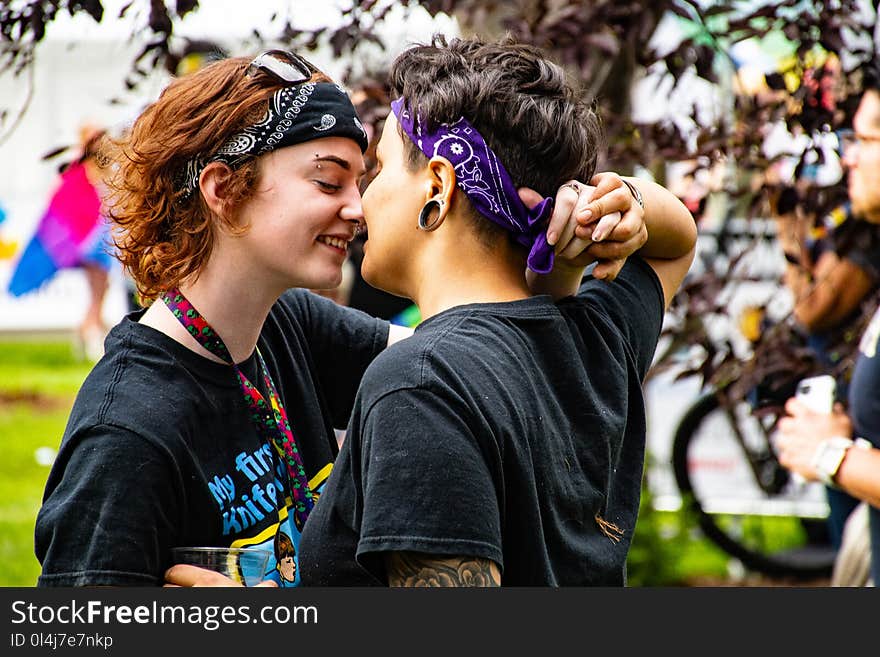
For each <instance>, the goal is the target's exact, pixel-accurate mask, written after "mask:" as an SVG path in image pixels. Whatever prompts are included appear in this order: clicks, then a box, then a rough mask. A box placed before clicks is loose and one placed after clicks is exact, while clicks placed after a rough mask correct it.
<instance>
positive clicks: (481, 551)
mask: <svg viewBox="0 0 880 657" xmlns="http://www.w3.org/2000/svg"><path fill="white" fill-rule="evenodd" d="M470 415H471V413H470V412H469V411H468V409H467V408H466V406H465V405H464V404H462V403H461V402H460V400H456V399H455V398H454V397H453V396H452V395H447V394H444V392H443V390H438V389H434V388H432V389H430V390H429V389H426V388H407V389H401V390H396V391H394V392H391V393H389V394H386V395H384V396H383V397H381V398H380V399H379V400H377V401H376V402H375V403H374V404H373V405H372V406H371V408H370V409H369V411H368V413H367V415H366V417H365V418H364V420H363V422H362V423H361V427H362V434H361V435H360V436H358V438H359V441H358V442H359V454H352V458H354V459H358V460H359V461H360V463H359V464H358V463H355V464H353V465H354V468H353V470H354V473H353V474H354V478H355V486H356V487H357V488H358V489H359V490H360V493H361V495H360V497H361V499H362V516H361V532H360V541H359V543H358V546H357V558H358V561H359V563H361V565H362V566H363V567H364V568H366V569H367V570H368V571H369V572H371V573H372V574H373V575H374V576H376V577H377V578H378V579H379V580H380V581H383V582H384V581H386V579H387V578H386V574H385V570H384V564H383V559H382V558H381V557H382V556H383V553H385V552H390V551H404V550H412V551H416V552H424V553H428V554H437V555H448V556H451V555H461V556H471V557H482V558H486V559H491V560H492V561H495V562H496V563H498V564H499V566H503V557H502V551H501V527H500V520H499V519H500V517H501V512H500V509H499V501H498V500H499V495H498V492H497V488H496V486H497V482H496V481H495V478H494V476H493V465H492V464H493V463H495V464H496V466H498V463H499V460H500V455H498V454H497V453H495V454H492V453H491V448H490V447H488V446H487V445H481V444H480V442H479V440H478V439H477V437H476V436H475V435H474V432H473V431H472V428H471V427H472V426H474V423H475V421H474V420H473V418H470ZM427 427H430V431H426V428H427ZM352 447H353V448H354V447H355V445H352ZM494 469H495V470H496V472H497V471H499V470H500V468H499V467H495V468H494ZM398 500H403V503H398Z"/></svg>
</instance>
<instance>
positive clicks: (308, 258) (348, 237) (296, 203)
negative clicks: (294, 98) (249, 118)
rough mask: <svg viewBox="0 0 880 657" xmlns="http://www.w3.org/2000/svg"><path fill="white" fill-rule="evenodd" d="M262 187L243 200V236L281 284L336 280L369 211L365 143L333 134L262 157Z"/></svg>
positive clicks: (321, 285)
mask: <svg viewBox="0 0 880 657" xmlns="http://www.w3.org/2000/svg"><path fill="white" fill-rule="evenodd" d="M258 171H259V173H258V180H257V188H256V191H255V192H254V195H253V196H252V197H251V198H250V199H248V201H246V202H245V203H244V204H243V205H242V206H241V208H240V215H239V218H240V220H241V221H242V222H243V223H244V224H245V225H247V226H249V228H248V230H247V232H246V233H245V234H243V235H242V236H241V239H243V240H245V241H246V242H247V244H248V246H249V248H250V253H251V255H252V256H253V257H254V258H256V259H257V260H258V261H259V263H260V264H261V266H262V268H264V270H265V271H266V273H267V276H269V277H270V279H275V280H274V282H276V283H278V284H280V285H282V286H283V287H285V288H286V287H305V288H315V289H327V288H333V287H336V286H338V285H339V283H340V282H341V280H342V263H343V262H344V261H345V258H346V255H347V251H348V245H349V243H350V242H351V241H352V239H354V237H355V235H356V234H357V231H358V228H359V226H360V223H361V220H362V218H363V210H362V208H361V196H360V191H359V182H360V178H361V177H362V176H363V174H364V159H363V155H362V154H361V151H360V148H359V146H358V145H357V144H356V143H355V142H354V141H352V140H350V139H346V138H344V137H327V138H324V139H316V140H313V141H309V142H305V143H302V144H296V145H294V146H287V147H285V148H281V149H279V150H277V151H273V152H271V153H268V154H266V155H264V156H261V157H260V161H259V170H258Z"/></svg>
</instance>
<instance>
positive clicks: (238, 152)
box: [177, 82, 367, 199]
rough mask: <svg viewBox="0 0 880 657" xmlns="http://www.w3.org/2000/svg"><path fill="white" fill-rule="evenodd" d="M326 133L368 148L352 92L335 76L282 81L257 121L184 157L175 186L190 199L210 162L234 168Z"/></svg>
mask: <svg viewBox="0 0 880 657" xmlns="http://www.w3.org/2000/svg"><path fill="white" fill-rule="evenodd" d="M323 137H348V138H349V139H353V140H354V141H356V142H357V144H358V146H360V149H361V152H364V151H366V150H367V133H366V131H365V130H364V126H363V125H361V122H360V120H359V119H358V116H357V112H356V111H355V109H354V105H352V104H351V100H349V98H348V94H346V93H345V91H344V90H343V89H342V88H341V87H340V86H338V85H336V84H333V83H331V82H306V83H305V84H301V85H297V86H295V87H283V88H281V89H279V90H278V91H276V92H275V93H274V94H273V95H272V97H271V98H270V99H269V106H268V107H267V108H266V114H265V115H264V116H263V118H262V119H261V120H260V121H259V122H257V123H255V124H254V125H251V126H248V127H247V128H245V129H244V130H242V131H241V132H239V133H237V134H235V135H233V136H232V137H230V138H229V139H228V140H227V141H226V143H225V144H223V145H222V146H221V147H220V148H219V149H217V152H216V153H214V154H213V155H211V156H207V157H205V156H198V157H195V158H193V159H191V160H190V161H189V162H187V163H186V165H185V166H184V168H183V169H182V170H181V171H180V173H179V176H178V183H177V188H178V190H180V191H181V192H183V195H182V198H183V199H188V198H189V197H190V196H192V195H193V193H194V192H195V191H196V190H197V189H198V188H199V176H200V175H201V173H202V169H204V168H205V167H206V166H207V165H208V164H209V163H211V162H223V163H225V164H227V165H229V166H230V167H231V168H233V169H235V168H236V167H238V166H240V165H241V164H243V163H244V162H246V161H247V160H249V159H251V158H254V157H258V156H260V155H264V154H266V153H268V152H270V151H274V150H276V149H279V148H283V147H285V146H293V145H294V144H301V143H303V142H306V141H311V140H313V139H321V138H323Z"/></svg>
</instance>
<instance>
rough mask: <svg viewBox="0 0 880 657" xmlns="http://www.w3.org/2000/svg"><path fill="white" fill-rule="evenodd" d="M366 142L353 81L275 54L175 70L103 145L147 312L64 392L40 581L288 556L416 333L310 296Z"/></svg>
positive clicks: (127, 581)
mask: <svg viewBox="0 0 880 657" xmlns="http://www.w3.org/2000/svg"><path fill="white" fill-rule="evenodd" d="M366 147H367V136H366V133H365V132H364V129H363V127H362V126H361V124H360V122H359V121H358V118H357V115H356V113H355V109H354V107H353V106H352V104H351V102H350V100H349V98H348V96H347V95H346V94H345V92H344V91H343V90H342V89H341V88H340V87H339V86H337V85H336V84H335V83H333V82H332V81H331V80H329V79H328V78H327V77H326V76H324V75H323V74H322V73H320V72H318V71H317V70H316V69H315V68H314V67H313V66H312V65H311V64H309V63H308V62H306V61H305V60H303V59H302V58H300V57H297V56H296V55H293V54H291V53H287V52H284V51H268V52H266V53H263V54H262V55H260V56H258V57H257V58H256V59H254V60H253V61H250V62H249V60H247V59H242V58H233V59H226V60H220V61H218V62H214V63H212V64H210V65H208V66H205V67H204V68H203V69H201V70H199V71H197V72H195V73H192V74H190V75H187V76H186V77H184V78H181V79H178V80H176V81H174V82H172V83H171V84H170V85H169V86H168V88H167V89H165V91H164V92H163V93H162V94H161V96H160V97H159V99H158V100H157V101H156V102H155V103H153V104H152V105H150V106H149V107H148V108H146V109H145V111H144V112H143V113H142V114H141V116H140V117H139V118H138V119H137V120H136V121H135V123H134V125H133V126H132V128H131V130H130V131H129V133H128V134H126V135H125V136H124V137H123V138H121V139H120V140H118V141H115V142H112V143H110V144H109V145H108V146H107V147H106V149H105V150H106V153H105V155H106V158H105V159H106V160H107V161H106V162H105V164H106V165H107V166H108V167H109V169H108V171H109V177H110V185H111V198H110V201H109V207H110V210H109V212H110V215H111V218H112V220H113V222H114V238H115V242H116V246H117V247H118V250H119V259H120V260H121V261H122V263H123V264H124V266H125V268H126V270H127V271H128V272H129V274H130V275H131V277H132V279H133V280H134V282H135V283H136V285H137V288H138V292H139V294H140V296H141V298H142V301H143V302H144V303H146V304H149V307H148V308H147V309H146V310H145V311H143V310H142V311H138V312H135V313H133V314H131V315H129V316H128V317H126V318H125V319H123V321H122V322H120V324H119V325H117V326H116V327H115V328H113V329H112V331H111V332H110V334H109V336H108V338H107V340H106V345H105V346H106V354H105V356H104V358H102V359H101V360H100V361H99V362H98V363H97V365H96V366H95V368H94V369H93V371H92V372H91V373H90V375H89V377H88V378H87V379H86V381H85V383H84V384H83V386H82V389H81V390H80V392H79V395H78V397H77V400H76V402H75V404H74V407H73V410H72V412H71V415H70V419H69V422H68V425H67V428H66V430H65V434H64V437H63V439H62V443H61V448H60V451H59V454H58V458H57V460H56V462H55V464H54V467H53V469H52V471H51V473H50V475H49V479H48V482H47V485H46V490H45V495H44V502H43V506H42V508H41V509H40V512H39V515H38V517H37V522H36V535H35V549H36V555H37V558H38V559H39V561H40V563H41V564H42V574H41V576H40V579H39V582H38V584H39V585H40V586H92V585H155V584H161V583H162V582H163V573H164V572H165V571H166V569H167V568H168V567H169V566H170V565H171V563H170V554H171V548H173V547H175V546H202V545H215V546H226V545H229V546H239V547H240V546H255V547H262V548H265V549H268V550H270V551H271V550H272V547H273V541H274V540H275V537H276V536H277V535H279V533H283V534H284V535H286V536H287V537H289V538H290V539H291V541H292V544H293V546H294V548H297V549H298V545H299V538H300V532H301V529H302V527H303V523H304V522H305V520H306V518H307V517H308V515H309V512H310V511H311V509H312V507H313V506H314V503H315V500H316V499H317V497H318V495H319V492H320V490H321V487H322V486H323V484H324V482H325V481H326V479H327V476H328V474H329V472H330V469H331V464H332V463H333V460H334V458H335V456H336V454H337V452H338V448H337V443H336V439H335V434H334V428H344V427H345V426H346V424H347V422H348V419H349V415H350V413H351V409H352V404H353V401H354V396H355V391H356V390H357V388H358V384H359V382H360V379H361V376H362V374H363V372H364V370H365V369H366V367H367V365H368V364H369V363H370V361H372V360H373V358H374V357H375V356H376V355H377V354H378V353H379V352H380V351H381V350H383V349H384V348H385V347H386V345H387V344H388V343H389V342H390V341H393V340H395V339H396V338H398V337H402V336H405V335H408V334H409V333H410V330H409V329H404V328H400V327H392V326H389V324H388V323H387V322H385V321H381V320H378V319H374V318H372V317H369V316H367V315H366V314H364V313H362V312H359V311H356V310H353V309H350V308H344V307H342V306H339V305H337V304H335V303H333V302H332V301H330V300H328V299H325V298H323V297H321V296H318V295H315V294H311V293H309V292H307V291H306V289H309V288H311V289H329V288H333V287H336V286H337V285H339V283H340V281H341V278H342V265H343V262H344V261H345V258H346V252H347V248H348V245H349V243H350V242H351V240H352V239H353V238H354V236H355V234H356V233H357V231H358V229H359V228H360V225H361V220H362V209H361V197H360V193H359V181H360V178H361V176H362V175H363V173H364V159H363V152H364V150H365V149H366ZM573 208H574V201H573V199H571V198H569V199H568V201H567V204H566V203H560V204H558V207H557V210H556V211H555V212H554V215H553V221H556V222H557V223H556V224H555V225H556V226H557V230H560V229H561V228H562V226H563V225H564V224H565V221H568V219H569V213H570V212H571V211H572V210H573ZM571 232H572V231H569V240H570V239H571V235H570V233H571ZM585 245H586V242H582V243H580V244H575V245H574V247H573V248H574V250H575V251H577V252H578V253H579V252H580V251H582V250H583V249H584V247H585ZM275 570H276V563H275V560H274V559H272V560H270V563H269V564H268V566H267V572H266V575H267V576H268V575H269V574H271V573H273V572H274V571H275ZM290 572H291V573H298V570H296V569H294V568H291V569H290ZM282 579H283V578H282ZM298 582H299V576H298V574H297V575H296V577H295V581H292V582H287V581H286V580H284V581H283V584H297V583H298Z"/></svg>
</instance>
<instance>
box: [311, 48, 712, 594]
mask: <svg viewBox="0 0 880 657" xmlns="http://www.w3.org/2000/svg"><path fill="white" fill-rule="evenodd" d="M391 86H392V89H393V91H394V92H395V94H396V95H397V99H396V100H395V101H393V102H392V104H391V109H392V114H391V115H389V117H388V120H387V121H386V123H385V128H384V132H383V134H382V138H381V140H380V141H379V144H378V147H377V150H376V156H377V160H378V163H379V173H378V175H377V176H376V177H375V178H374V179H373V181H372V182H371V183H370V186H369V187H368V188H367V190H366V192H365V193H364V218H365V222H366V224H367V227H368V230H369V239H368V240H367V243H366V245H365V249H364V260H363V263H362V265H361V267H362V271H363V275H364V279H365V280H366V281H367V282H369V283H371V284H372V285H375V286H376V287H379V288H381V289H384V290H386V291H388V292H392V293H394V294H397V295H400V296H405V297H408V298H410V299H412V300H413V301H414V302H415V303H416V305H418V307H419V309H420V310H421V313H422V317H423V321H422V322H421V323H420V324H419V325H418V327H417V328H416V330H415V334H414V335H413V336H412V337H411V338H409V339H407V340H404V341H402V342H400V343H398V344H395V345H393V346H392V347H390V348H389V349H387V350H386V351H384V352H383V353H382V354H380V355H379V356H378V357H377V358H376V359H375V360H374V361H373V362H372V363H371V364H370V366H369V367H368V368H367V371H366V372H365V373H364V377H363V380H362V381H361V386H360V389H359V390H358V394H357V398H356V399H355V404H354V411H353V413H352V420H351V423H350V425H349V428H348V431H347V433H346V439H345V442H344V443H343V445H342V451H341V452H340V457H339V459H338V461H337V462H336V465H335V466H334V469H333V473H332V474H331V476H330V478H329V480H328V483H327V487H326V488H325V491H324V495H323V500H322V502H321V504H320V505H319V506H318V507H316V509H315V513H314V514H313V515H312V517H311V518H310V519H309V523H308V525H306V528H305V531H304V533H303V537H302V542H301V544H300V547H299V557H300V560H299V565H300V571H301V576H302V578H303V583H304V584H311V585H324V586H326V585H348V586H351V585H370V584H372V585H376V584H386V585H391V586H498V585H500V584H502V583H503V584H504V585H507V586H561V585H569V586H570V585H577V586H584V585H602V586H617V585H623V584H624V583H625V582H626V556H627V551H628V548H629V545H630V541H631V539H632V536H633V531H634V529H635V523H636V517H637V515H638V509H639V499H640V493H641V481H642V467H643V463H644V453H645V431H646V426H645V423H646V419H645V407H644V399H643V396H642V390H641V384H642V381H643V380H644V377H645V375H646V373H647V370H648V367H649V366H650V364H651V361H652V359H653V356H654V350H655V348H656V346H657V340H658V337H659V335H660V328H661V324H662V320H663V314H664V309H665V307H666V304H668V302H669V300H670V299H671V298H672V295H673V294H674V293H675V291H676V289H677V288H678V286H679V284H680V283H681V281H682V279H683V278H684V276H685V274H686V273H687V271H688V268H689V267H690V264H691V261H692V259H693V254H694V247H695V243H696V226H695V224H694V221H693V218H692V217H691V215H690V213H689V212H688V210H687V208H685V206H684V205H683V204H682V203H681V201H679V200H678V199H677V198H675V196H673V195H672V194H671V193H670V192H668V191H667V190H665V189H663V188H662V187H660V186H659V185H655V184H653V183H650V182H648V181H644V180H638V181H637V180H635V179H631V180H625V179H621V178H620V177H619V176H617V175H616V174H613V173H608V172H605V173H601V174H598V175H596V176H595V178H594V172H595V168H596V162H597V158H598V152H599V145H600V141H601V140H600V137H601V131H600V128H599V124H598V120H597V117H596V116H595V114H594V113H593V111H592V108H591V107H590V106H589V105H588V104H587V103H586V102H585V101H583V100H582V98H581V96H580V95H579V94H577V93H576V91H575V90H574V89H573V88H572V87H571V86H570V85H569V84H568V83H567V81H566V78H565V75H564V73H563V71H562V69H561V68H560V67H558V66H556V65H555V64H553V63H552V62H550V61H549V60H548V59H547V58H546V57H545V56H544V55H543V54H542V52H541V51H540V50H538V49H537V48H534V47H531V46H528V45H525V44H517V43H514V42H511V41H502V42H500V43H495V42H484V41H481V40H480V39H476V38H471V39H456V40H453V41H451V42H449V43H448V44H447V43H446V42H445V41H444V40H442V39H438V40H436V41H435V42H434V43H432V44H429V45H423V46H416V47H413V48H411V49H409V50H407V51H405V52H404V53H402V54H401V55H400V56H399V57H398V58H397V59H396V60H395V62H394V64H393V65H392V68H391ZM535 162H540V166H536V165H535ZM571 179H580V180H590V179H592V181H593V183H594V184H595V185H596V186H597V190H605V191H606V192H608V193H606V194H603V196H602V199H601V205H602V207H603V210H605V211H607V210H608V209H614V210H617V211H621V212H623V213H624V215H623V216H624V218H625V217H628V216H632V215H633V214H636V215H637V216H639V217H641V216H642V213H643V211H644V212H646V214H645V216H644V223H645V226H646V228H647V242H645V243H644V246H643V247H642V248H641V249H640V250H639V252H638V253H636V254H635V255H634V256H633V257H631V258H629V259H628V260H627V261H626V264H624V265H623V267H622V268H621V269H620V270H619V273H618V274H617V275H616V277H615V278H614V280H613V281H612V282H610V283H609V282H605V281H598V280H595V278H594V277H593V276H590V277H588V280H586V282H584V283H583V285H581V286H580V289H579V284H580V283H581V279H582V277H583V275H584V268H583V267H582V266H581V267H572V266H569V265H568V264H566V265H565V266H564V267H563V269H564V270H566V271H567V272H568V274H569V283H570V286H571V287H570V291H569V294H570V296H567V297H566V298H563V299H561V300H559V301H558V302H556V303H554V301H553V299H551V298H550V297H549V296H542V295H532V290H533V289H534V285H529V279H533V280H535V279H537V278H540V276H542V275H544V274H546V273H547V272H548V271H551V270H553V271H554V272H555V271H556V270H557V269H558V268H559V266H557V265H556V264H555V263H554V249H553V248H552V247H549V245H548V243H547V240H546V239H545V235H544V231H543V230H540V229H539V228H537V227H538V226H541V223H542V222H541V216H542V214H543V213H545V212H547V205H548V204H549V202H550V200H551V199H550V198H549V197H550V196H551V195H552V194H553V193H554V192H555V190H556V189H557V188H558V186H559V185H561V184H565V183H566V181H569V180H571ZM520 186H526V187H529V188H531V189H533V190H534V191H535V192H536V195H540V196H542V197H544V200H541V201H540V202H538V203H537V204H535V205H534V206H532V207H528V206H526V205H524V204H523V203H522V202H520V199H519V198H518V195H517V192H516V189H517V188H518V187H520ZM533 200H538V199H533ZM612 203H614V206H613V208H612V206H611V204H612ZM642 203H643V204H644V206H643V207H642ZM529 205H530V206H531V205H532V204H531V203H530V204H529ZM594 209H595V208H594ZM599 214H602V211H601V210H600V211H599ZM601 232H603V231H602V229H601V228H599V227H597V229H596V231H595V232H594V233H593V236H592V237H593V239H599V238H601V237H602V235H601V234H600V233H601ZM598 267H599V266H598V265H597V268H598ZM527 268H528V272H529V276H526V275H524V272H526V271H527ZM593 273H594V274H595V273H596V270H593ZM601 273H602V274H604V271H603V272H601ZM557 282H561V280H560V281H557Z"/></svg>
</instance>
